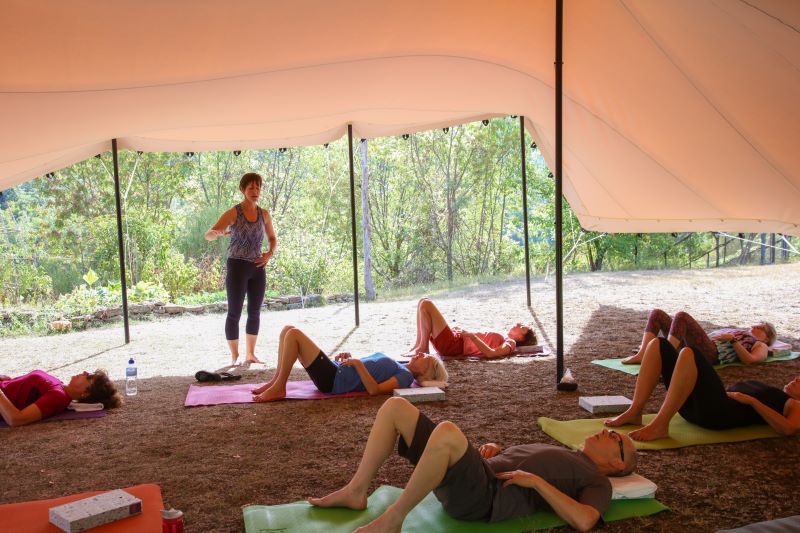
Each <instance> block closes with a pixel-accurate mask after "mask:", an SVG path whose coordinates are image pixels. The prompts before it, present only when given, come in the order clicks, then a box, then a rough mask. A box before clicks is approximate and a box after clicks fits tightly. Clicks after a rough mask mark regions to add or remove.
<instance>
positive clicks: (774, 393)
mask: <svg viewBox="0 0 800 533" xmlns="http://www.w3.org/2000/svg"><path fill="white" fill-rule="evenodd" d="M728 390H729V391H730V392H742V393H744V394H749V395H750V396H752V397H753V398H755V399H757V400H758V401H760V402H761V403H763V404H764V405H766V406H767V407H769V408H770V409H772V410H773V411H775V412H777V413H778V414H780V415H783V407H784V406H785V405H786V400H788V399H789V395H788V394H786V393H785V392H783V391H782V390H781V389H777V388H775V387H771V386H770V385H767V384H766V383H761V382H760V381H752V380H750V381H740V382H739V383H734V384H733V385H731V386H730V387H729V388H728Z"/></svg>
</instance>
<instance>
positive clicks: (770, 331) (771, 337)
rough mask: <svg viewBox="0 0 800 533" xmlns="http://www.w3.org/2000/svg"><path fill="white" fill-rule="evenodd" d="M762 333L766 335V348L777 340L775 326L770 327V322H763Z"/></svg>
mask: <svg viewBox="0 0 800 533" xmlns="http://www.w3.org/2000/svg"><path fill="white" fill-rule="evenodd" d="M763 326H764V333H766V334H767V346H769V345H770V344H772V343H774V342H775V339H777V338H778V334H777V333H776V332H775V326H773V325H772V323H770V322H764V323H763Z"/></svg>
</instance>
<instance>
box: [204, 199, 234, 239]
mask: <svg viewBox="0 0 800 533" xmlns="http://www.w3.org/2000/svg"><path fill="white" fill-rule="evenodd" d="M234 222H236V208H233V207H232V208H231V209H228V210H227V211H225V212H224V213H222V216H221V217H219V220H217V223H216V224H214V225H213V226H211V229H210V230H208V231H207V232H206V234H205V239H206V240H207V241H213V240H216V239H217V237H222V236H223V235H227V234H228V233H229V232H228V226H230V225H231V224H233V223H234Z"/></svg>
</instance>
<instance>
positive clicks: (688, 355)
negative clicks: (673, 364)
mask: <svg viewBox="0 0 800 533" xmlns="http://www.w3.org/2000/svg"><path fill="white" fill-rule="evenodd" d="M688 359H691V360H692V361H694V350H692V349H691V348H689V347H688V346H686V347H685V348H682V349H681V351H680V352H678V360H679V361H686V360H688Z"/></svg>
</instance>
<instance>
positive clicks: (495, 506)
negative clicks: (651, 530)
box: [486, 444, 611, 522]
mask: <svg viewBox="0 0 800 533" xmlns="http://www.w3.org/2000/svg"><path fill="white" fill-rule="evenodd" d="M486 462H487V464H488V465H489V466H490V467H491V469H492V470H494V472H495V473H498V472H509V471H512V470H524V471H525V472H530V473H531V474H536V475H537V476H540V477H541V478H543V479H544V480H545V481H547V482H548V483H550V484H551V485H553V486H554V487H555V488H557V489H558V490H560V491H561V492H563V493H564V494H566V495H567V496H569V497H571V498H572V499H574V500H576V501H578V502H580V503H582V504H585V505H590V506H592V507H594V508H595V509H597V511H598V512H599V513H600V514H601V515H602V514H603V513H604V512H606V509H608V504H609V502H610V501H611V482H609V481H608V478H607V477H606V476H605V475H603V474H601V473H600V472H599V471H598V470H597V466H596V465H595V464H594V463H593V462H592V460H591V459H589V458H588V457H586V456H585V455H584V454H583V453H582V452H573V451H570V450H567V449H564V448H561V447H558V446H550V445H548V444H523V445H521V446H511V447H510V448H507V449H505V450H503V451H502V452H501V453H500V454H498V455H496V456H494V457H492V458H490V459H487V460H486ZM551 510H552V508H551V507H550V505H549V504H548V503H547V502H546V501H545V499H544V498H542V496H541V495H540V494H539V493H538V492H536V491H535V490H534V489H528V488H523V487H519V486H517V485H513V486H510V487H506V488H503V487H502V485H500V486H498V488H497V492H495V495H494V501H493V502H492V512H491V515H490V518H489V521H490V522H497V521H500V520H505V519H507V518H512V517H517V516H526V515H529V514H531V513H533V512H536V511H551Z"/></svg>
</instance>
